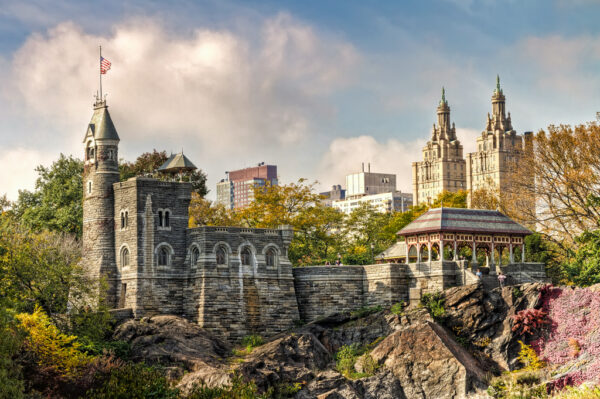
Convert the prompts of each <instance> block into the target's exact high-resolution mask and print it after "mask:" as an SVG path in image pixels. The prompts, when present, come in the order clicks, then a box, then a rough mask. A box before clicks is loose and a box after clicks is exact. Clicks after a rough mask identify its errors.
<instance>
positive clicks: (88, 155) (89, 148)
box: [85, 142, 94, 160]
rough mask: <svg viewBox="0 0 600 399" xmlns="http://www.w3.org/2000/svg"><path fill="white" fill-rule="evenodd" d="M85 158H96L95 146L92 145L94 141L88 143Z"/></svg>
mask: <svg viewBox="0 0 600 399" xmlns="http://www.w3.org/2000/svg"><path fill="white" fill-rule="evenodd" d="M85 159H86V160H88V159H94V147H92V142H89V143H88V146H87V148H86V151H85Z"/></svg>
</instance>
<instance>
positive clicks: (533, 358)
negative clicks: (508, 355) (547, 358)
mask: <svg viewBox="0 0 600 399" xmlns="http://www.w3.org/2000/svg"><path fill="white" fill-rule="evenodd" d="M519 344H520V345H521V350H520V351H519V356H518V359H519V361H520V362H521V364H522V365H523V369H522V370H539V369H543V368H544V367H546V363H545V362H544V361H542V360H540V358H539V357H538V355H537V353H535V351H534V350H533V349H532V348H531V346H529V345H525V344H524V343H523V341H519Z"/></svg>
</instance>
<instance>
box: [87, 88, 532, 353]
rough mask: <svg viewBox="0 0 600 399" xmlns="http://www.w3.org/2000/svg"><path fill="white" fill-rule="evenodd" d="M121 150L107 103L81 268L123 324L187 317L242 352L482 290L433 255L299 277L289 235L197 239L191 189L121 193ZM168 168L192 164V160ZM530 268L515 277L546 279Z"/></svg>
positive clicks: (98, 107) (90, 168)
mask: <svg viewBox="0 0 600 399" xmlns="http://www.w3.org/2000/svg"><path fill="white" fill-rule="evenodd" d="M444 134H445V135H448V134H450V133H449V132H445V133H444ZM119 141H120V139H119V135H118V133H117V130H116V128H115V126H114V124H113V121H112V120H111V117H110V114H109V112H108V107H107V105H106V103H105V101H101V100H98V101H97V102H96V104H95V105H94V113H93V116H92V119H91V121H90V123H89V125H88V128H87V131H86V134H85V138H84V140H83V144H84V148H85V161H84V174H83V184H84V195H83V259H82V263H83V267H84V268H85V270H86V271H87V273H88V274H89V275H90V276H91V277H95V278H100V279H101V280H102V281H103V283H102V284H101V287H102V289H101V292H103V293H104V295H105V300H106V303H107V304H108V306H109V307H110V308H112V309H115V310H117V311H116V312H117V313H119V314H121V315H125V316H123V317H135V318H140V317H143V316H149V315H154V314H174V315H179V316H183V317H186V318H188V319H190V320H193V321H194V322H197V323H198V324H199V325H200V326H202V327H204V328H206V329H209V330H211V331H214V332H217V333H219V334H220V335H221V336H223V337H224V338H226V339H228V340H230V341H234V342H239V341H240V340H241V338H242V337H244V336H246V335H248V334H261V335H265V336H268V335H273V334H276V333H279V332H282V331H284V330H287V329H289V328H291V327H293V326H294V325H295V323H297V322H298V321H300V320H302V321H304V322H310V321H313V320H315V319H317V318H320V317H323V316H326V315H328V314H331V313H335V312H342V311H352V310H356V309H358V308H361V307H363V306H375V305H383V306H389V305H392V304H394V303H397V302H399V301H408V300H412V301H414V300H418V298H419V297H420V295H421V294H422V293H424V292H432V291H436V290H440V289H444V288H448V287H451V286H455V285H462V284H465V283H469V282H473V281H476V277H475V275H474V274H473V273H472V271H471V269H470V265H468V262H465V261H456V260H455V261H446V260H444V259H443V258H442V259H440V260H433V259H432V257H431V256H430V257H429V258H428V260H427V262H423V260H422V259H421V258H419V259H418V260H417V261H416V262H414V263H409V259H408V255H407V257H406V259H404V263H383V264H376V265H369V266H343V267H330V266H315V267H306V268H292V265H291V264H290V262H289V260H288V247H289V244H290V242H291V240H292V236H293V231H292V230H291V229H290V228H289V227H286V226H282V227H280V228H278V229H248V228H240V227H209V226H204V227H197V228H189V227H188V219H189V217H188V216H189V214H188V206H189V203H190V198H191V193H192V186H191V184H190V183H185V182H179V181H163V180H158V179H153V178H148V177H133V178H130V179H129V180H127V181H123V182H121V181H120V179H119V169H118V149H119ZM167 162H168V163H172V164H181V165H184V166H185V165H187V166H190V165H191V162H189V160H187V158H185V157H184V155H183V153H181V154H177V155H175V156H172V158H170V159H169V161H167ZM513 223H514V222H513ZM419 237H421V236H419ZM427 237H430V238H431V237H433V236H432V235H427ZM486 237H487V236H486ZM434 238H435V237H433V238H431V239H434ZM419 239H421V238H419ZM435 239H437V240H438V241H439V240H440V236H439V234H438V236H437V238H435ZM443 239H444V238H443V237H442V240H443ZM492 251H493V247H492ZM407 253H408V251H407ZM511 253H512V252H511ZM523 262H524V259H521V264H520V265H519V264H517V265H508V266H510V267H512V268H513V269H514V270H515V271H518V270H521V271H522V270H524V269H523V268H529V269H531V268H533V269H532V270H533V272H539V271H540V267H541V270H542V271H543V265H540V264H533V265H534V266H531V265H532V264H527V265H524V264H523ZM535 265H537V266H535ZM513 269H511V270H513ZM529 269H528V270H529ZM538 274H539V273H538ZM527 276H529V277H531V273H530V274H528V275H527ZM519 279H521V280H522V278H520V277H519Z"/></svg>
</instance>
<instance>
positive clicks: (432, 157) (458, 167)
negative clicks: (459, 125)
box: [412, 88, 466, 205]
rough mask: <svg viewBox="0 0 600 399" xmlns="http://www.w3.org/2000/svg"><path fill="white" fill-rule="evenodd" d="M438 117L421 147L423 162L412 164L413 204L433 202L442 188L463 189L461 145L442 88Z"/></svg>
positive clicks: (463, 165)
mask: <svg viewBox="0 0 600 399" xmlns="http://www.w3.org/2000/svg"><path fill="white" fill-rule="evenodd" d="M437 118H438V121H437V125H436V124H435V123H434V124H433V131H432V137H431V140H429V141H428V142H427V144H426V145H425V147H423V161H420V162H413V164H412V172H413V204H415V205H417V204H420V203H427V204H430V203H432V202H433V201H434V200H435V198H436V197H437V195H438V194H439V193H441V192H442V191H452V192H454V191H458V190H465V189H466V170H465V168H466V167H465V160H464V158H463V146H462V144H460V142H459V141H458V139H457V138H456V128H455V127H454V123H452V125H450V107H449V106H448V101H446V93H445V90H444V89H443V88H442V99H441V100H440V103H439V105H438V107H437Z"/></svg>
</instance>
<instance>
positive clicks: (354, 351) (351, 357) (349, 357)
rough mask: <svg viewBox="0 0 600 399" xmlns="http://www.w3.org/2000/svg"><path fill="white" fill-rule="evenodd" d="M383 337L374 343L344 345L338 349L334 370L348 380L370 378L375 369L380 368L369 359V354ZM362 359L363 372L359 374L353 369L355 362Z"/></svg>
mask: <svg viewBox="0 0 600 399" xmlns="http://www.w3.org/2000/svg"><path fill="white" fill-rule="evenodd" d="M383 339H384V337H379V338H377V339H376V340H375V341H373V342H371V343H370V344H367V345H359V344H356V343H354V344H352V345H344V346H342V347H341V348H340V350H339V351H338V352H337V353H336V354H335V360H336V363H335V368H336V369H337V371H339V372H340V373H341V374H342V375H343V376H344V377H346V378H348V379H352V380H354V379H358V378H364V377H370V376H372V375H373V374H375V372H376V371H377V369H378V368H379V367H380V366H379V364H378V363H377V362H376V361H375V360H374V359H373V357H371V355H370V354H369V352H371V350H373V348H374V347H375V346H377V344H379V343H380V342H381V341H382V340H383ZM361 356H362V357H363V358H362V369H363V372H361V373H359V372H357V371H356V369H355V365H356V361H357V360H358V359H359V358H360V357H361Z"/></svg>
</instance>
